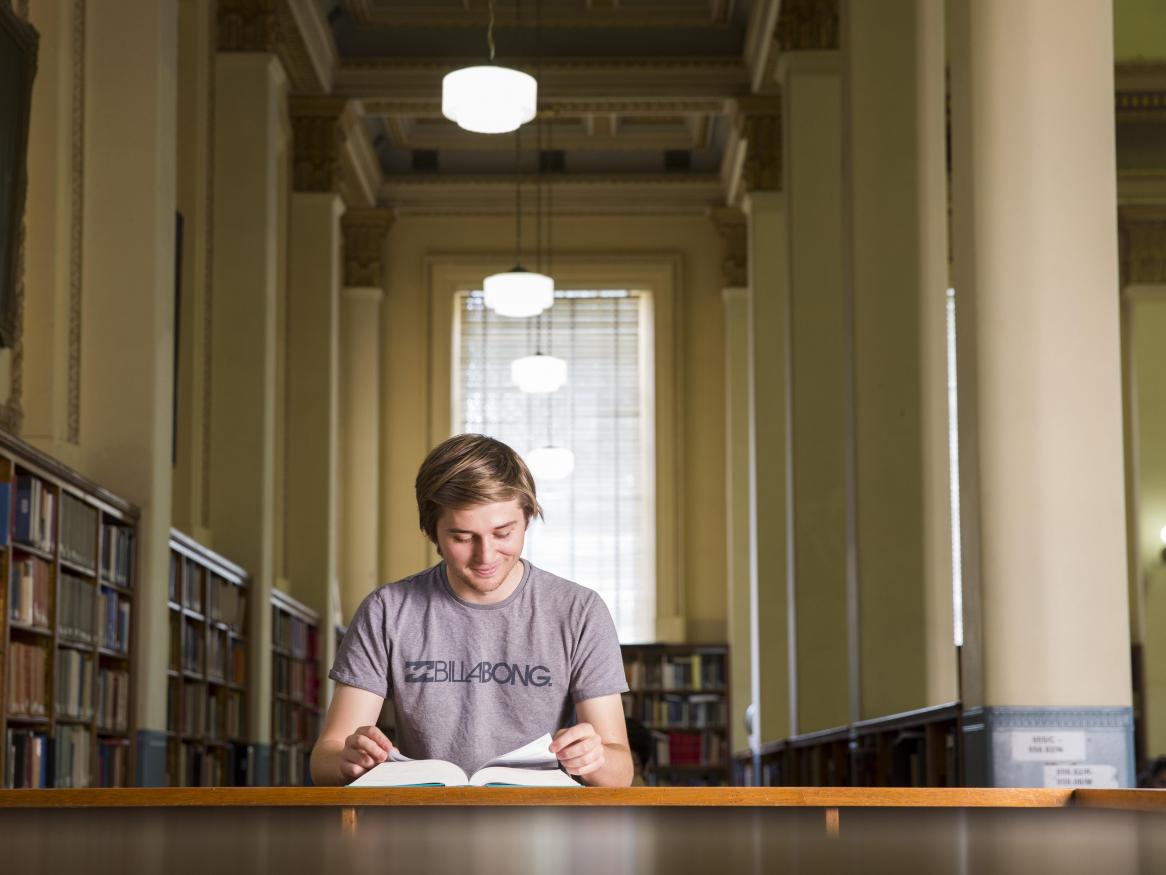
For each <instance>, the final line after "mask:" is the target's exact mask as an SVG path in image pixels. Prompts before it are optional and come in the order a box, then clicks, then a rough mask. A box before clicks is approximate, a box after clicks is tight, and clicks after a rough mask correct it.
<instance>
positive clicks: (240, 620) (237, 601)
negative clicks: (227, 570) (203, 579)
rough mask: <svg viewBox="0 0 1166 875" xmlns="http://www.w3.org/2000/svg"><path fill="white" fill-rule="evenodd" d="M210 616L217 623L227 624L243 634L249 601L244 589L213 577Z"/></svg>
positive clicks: (209, 607)
mask: <svg viewBox="0 0 1166 875" xmlns="http://www.w3.org/2000/svg"><path fill="white" fill-rule="evenodd" d="M207 595H208V596H209V602H210V604H209V605H208V614H209V616H210V618H211V619H212V620H214V621H215V622H216V623H226V624H227V625H228V626H230V627H231V628H232V629H234V630H235V631H236V632H242V631H243V629H244V628H245V625H244V624H245V622H246V619H247V618H246V607H247V599H246V596H245V594H244V592H243V588H242V587H239V586H236V585H235V584H233V583H231V582H230V581H229V580H223V579H222V578H221V577H212V578H211V586H210V590H209V592H208V593H207Z"/></svg>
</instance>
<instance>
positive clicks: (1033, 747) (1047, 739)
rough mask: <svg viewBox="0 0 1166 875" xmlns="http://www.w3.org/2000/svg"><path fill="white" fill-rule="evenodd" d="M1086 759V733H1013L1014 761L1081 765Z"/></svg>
mask: <svg viewBox="0 0 1166 875" xmlns="http://www.w3.org/2000/svg"><path fill="white" fill-rule="evenodd" d="M1083 759H1085V733H1084V732H1057V731H1055V730H1054V731H1048V732H1041V731H1038V732H1013V733H1012V761H1013V762H1017V763H1032V762H1037V763H1079V762H1081V761H1082V760H1083Z"/></svg>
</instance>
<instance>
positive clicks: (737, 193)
mask: <svg viewBox="0 0 1166 875" xmlns="http://www.w3.org/2000/svg"><path fill="white" fill-rule="evenodd" d="M732 121H733V124H732V130H731V131H730V134H729V141H728V143H727V144H726V147H725V156H724V160H723V161H722V164H721V178H722V180H723V182H724V185H725V192H726V195H727V197H726V200H727V202H728V203H729V204H731V205H734V206H739V205H740V202H741V197H742V196H743V195H745V194H747V193H748V192H750V191H780V190H781V188H782V171H781V165H782V143H781V140H782V132H781V96H780V95H766V96H760V95H759V96H750V97H741V98H738V99H737V100H735V101H734V102H733V113H732Z"/></svg>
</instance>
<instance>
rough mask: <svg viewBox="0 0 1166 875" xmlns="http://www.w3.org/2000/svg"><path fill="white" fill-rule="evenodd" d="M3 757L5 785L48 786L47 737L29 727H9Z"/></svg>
mask: <svg viewBox="0 0 1166 875" xmlns="http://www.w3.org/2000/svg"><path fill="white" fill-rule="evenodd" d="M5 743H6V745H7V747H8V750H7V752H6V753H7V756H6V757H5V758H4V786H5V787H16V788H21V787H48V786H49V737H48V736H47V735H45V734H44V733H43V732H36V731H34V730H30V729H9V730H8V737H7V738H6V739H5Z"/></svg>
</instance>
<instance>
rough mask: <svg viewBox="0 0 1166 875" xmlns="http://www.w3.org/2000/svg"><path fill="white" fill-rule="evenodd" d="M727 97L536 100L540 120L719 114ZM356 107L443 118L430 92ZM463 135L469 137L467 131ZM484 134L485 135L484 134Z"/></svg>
mask: <svg viewBox="0 0 1166 875" xmlns="http://www.w3.org/2000/svg"><path fill="white" fill-rule="evenodd" d="M728 101H729V98H728V97H702V98H687V99H686V98H668V97H663V98H659V99H656V100H651V99H640V100H629V99H626V98H609V99H604V98H601V97H592V98H581V99H578V100H566V99H560V100H542V99H541V98H540V99H539V115H540V116H542V117H543V118H544V119H545V118H548V117H551V118H554V117H557V116H585V115H663V116H674V115H689V114H696V113H705V114H713V115H716V114H720V113H723V112H725V111H726V108H727V106H728ZM358 106H359V107H360V109H361V112H363V113H364V114H365V115H369V116H386V117H388V116H400V115H407V116H414V117H417V118H443V116H442V114H441V100H440V99H437V98H435V97H434V96H433V95H432V94H430V95H429V99H428V100H401V99H399V98H391V97H386V98H381V97H365V98H363V99H360V100H359V101H358ZM467 136H469V135H468V134H467ZM484 136H487V135H484Z"/></svg>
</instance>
